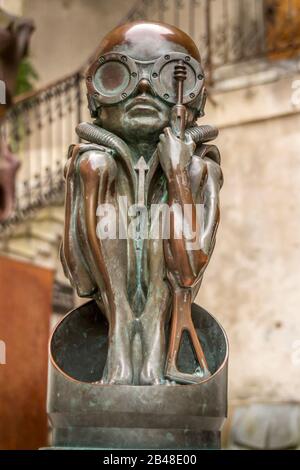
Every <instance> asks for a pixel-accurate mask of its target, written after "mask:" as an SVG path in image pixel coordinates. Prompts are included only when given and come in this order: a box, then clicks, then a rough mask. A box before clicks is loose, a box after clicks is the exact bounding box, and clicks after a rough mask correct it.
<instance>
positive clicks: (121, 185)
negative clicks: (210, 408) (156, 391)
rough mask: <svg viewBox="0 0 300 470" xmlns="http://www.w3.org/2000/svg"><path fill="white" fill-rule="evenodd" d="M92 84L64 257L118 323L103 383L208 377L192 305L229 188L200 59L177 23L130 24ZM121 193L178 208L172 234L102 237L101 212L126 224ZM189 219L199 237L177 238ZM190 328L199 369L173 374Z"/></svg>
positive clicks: (110, 45) (113, 41) (111, 43)
mask: <svg viewBox="0 0 300 470" xmlns="http://www.w3.org/2000/svg"><path fill="white" fill-rule="evenodd" d="M86 80H87V88H88V101H89V108H90V112H91V115H92V117H93V118H95V121H94V124H88V123H82V124H80V125H79V126H78V127H77V133H78V135H79V136H80V137H81V138H82V139H84V140H86V141H87V142H88V143H84V144H79V145H76V146H71V147H70V150H69V159H68V162H67V165H66V170H65V175H66V216H65V232H64V240H63V245H62V250H61V258H62V262H63V265H64V269H65V273H66V275H67V276H68V278H69V279H70V280H71V282H72V283H73V285H74V286H75V287H76V289H77V292H78V294H79V296H82V297H92V298H94V299H95V301H96V302H97V304H98V305H99V307H100V309H101V310H102V311H103V312H104V313H105V316H106V318H107V320H108V322H109V347H108V357H107V362H106V367H105V373H104V376H103V378H102V383H109V384H141V385H151V384H163V383H170V381H171V383H172V382H173V381H175V382H178V383H199V382H201V381H203V380H206V379H207V378H208V377H209V376H210V371H209V368H208V366H207V361H206V359H205V355H204V354H203V350H202V347H201V344H200V341H199V338H198V335H197V333H196V331H195V328H194V325H193V322H192V320H191V303H192V301H193V299H194V298H195V296H196V294H197V292H198V290H199V287H200V284H201V280H202V276H203V272H204V270H205V268H206V266H207V264H208V261H209V259H210V256H211V253H212V251H213V248H214V243H215V235H216V229H217V226H218V220H219V204H218V193H219V190H220V188H221V185H222V173H221V169H220V166H219V163H220V157H219V152H218V150H217V148H216V147H215V146H213V145H209V144H206V143H205V142H208V141H210V140H212V139H213V138H214V137H216V135H217V131H216V129H215V128H213V127H210V126H201V127H196V120H197V118H198V117H199V116H201V115H203V112H204V105H205V98H206V93H205V87H204V75H203V70H202V67H201V62H200V56H199V52H198V50H197V48H196V46H195V44H194V43H193V41H192V40H191V39H190V38H189V37H188V36H187V35H186V34H185V33H183V32H182V31H180V30H178V29H177V28H175V27H173V26H169V25H165V24H160V23H148V22H136V23H132V24H129V25H123V26H120V27H118V28H116V29H115V30H113V31H112V32H111V33H110V34H108V35H107V36H106V37H105V38H104V40H103V42H102V44H101V46H100V49H99V57H97V59H96V60H95V62H94V63H93V64H92V65H91V66H90V68H89V70H88V72H87V76H86ZM141 157H142V158H141ZM124 196H126V197H127V198H128V204H129V205H134V204H135V205H136V208H137V209H140V208H141V206H143V205H145V206H146V208H149V207H150V206H151V205H153V204H163V203H164V204H168V206H169V207H170V208H172V209H173V208H175V209H174V210H171V211H170V237H169V238H165V239H162V238H159V239H157V238H156V239H151V238H147V239H146V238H144V239H142V238H139V239H137V240H134V239H132V238H128V237H127V238H120V237H118V236H117V237H116V238H115V239H108V238H106V239H104V238H102V239H100V238H99V236H97V224H98V223H99V220H100V218H99V217H98V218H97V215H96V213H97V208H98V207H99V205H103V204H110V205H112V206H113V207H114V208H115V211H116V213H117V214H118V216H123V220H124V213H122V214H121V212H122V209H120V204H119V198H120V197H124ZM144 203H145V204H144ZM196 203H197V204H202V205H203V206H202V207H203V208H204V214H203V217H202V221H200V218H199V217H197V214H196ZM185 206H186V207H189V208H190V213H189V214H188V215H187V216H186V214H185V212H184V207H185ZM176 207H177V209H178V207H179V211H178V210H177V209H176ZM141 210H142V209H141ZM180 210H181V211H180ZM183 213H184V219H183V221H184V225H185V227H187V232H188V233H193V234H194V238H193V239H188V237H186V236H185V235H184V234H183V236H181V237H176V230H177V228H178V226H179V225H180V222H182V214H183ZM125 217H126V215H125ZM127 222H128V221H127ZM147 223H148V224H149V231H150V232H151V227H152V226H151V224H152V221H151V220H150V221H148V222H147ZM191 241H193V242H194V243H198V245H197V246H196V248H195V246H194V245H193V247H192V248H189V247H190V246H191V245H190V243H191ZM170 315H171V331H170V339H169V345H168V351H166V349H167V339H166V326H167V324H168V322H169V318H170ZM185 331H186V332H187V333H188V334H189V337H190V341H191V344H192V347H193V350H194V353H195V357H196V359H197V363H198V366H197V367H196V368H195V370H194V371H193V372H192V373H186V372H184V371H179V370H178V367H177V365H176V361H177V355H178V351H179V349H180V345H181V341H182V335H183V333H184V332H185Z"/></svg>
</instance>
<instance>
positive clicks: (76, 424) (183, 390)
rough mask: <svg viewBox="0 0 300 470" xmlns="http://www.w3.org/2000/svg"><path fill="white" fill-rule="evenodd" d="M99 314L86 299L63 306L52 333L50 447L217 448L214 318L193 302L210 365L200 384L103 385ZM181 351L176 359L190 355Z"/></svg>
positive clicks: (218, 346) (222, 343)
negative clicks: (67, 308) (69, 308)
mask: <svg viewBox="0 0 300 470" xmlns="http://www.w3.org/2000/svg"><path fill="white" fill-rule="evenodd" d="M99 313H100V312H99V310H98V307H97V306H96V304H95V303H94V302H93V301H91V302H88V303H87V304H85V305H83V306H81V307H79V308H78V309H76V310H73V311H72V312H70V313H69V314H68V315H67V316H66V317H65V318H64V319H63V321H62V322H61V323H59V325H58V326H57V327H56V330H55V331H54V334H53V336H52V339H51V345H50V349H51V354H50V356H51V361H50V367H49V385H48V414H49V417H50V421H51V423H52V427H53V439H52V445H53V447H55V448H76V447H80V448H93V449H218V448H220V431H221V428H222V425H223V422H224V420H225V417H226V415H227V359H228V345H227V339H226V336H225V333H224V331H223V329H222V328H221V327H220V325H219V324H218V323H217V321H216V320H215V319H214V318H213V317H212V316H211V315H210V314H209V313H208V312H206V311H205V310H203V309H201V308H200V307H198V306H197V305H195V304H193V306H192V314H193V321H194V324H195V327H196V329H197V333H198V335H199V338H200V340H201V343H202V345H203V349H204V353H205V355H206V358H207V361H208V364H209V367H210V370H211V372H212V375H211V377H209V378H208V379H207V380H205V381H203V382H202V383H200V384H191V385H179V384H178V385H152V386H143V385H103V384H100V383H97V381H98V380H100V379H101V376H102V371H103V367H104V364H105V359H106V353H107V341H106V337H107V325H106V323H105V320H104V317H102V315H101V314H99ZM184 354H185V355H184ZM184 354H183V356H182V357H181V358H180V361H181V364H182V366H184V364H187V362H188V360H189V359H188V356H187V353H186V352H185V353H184ZM191 360H192V359H191Z"/></svg>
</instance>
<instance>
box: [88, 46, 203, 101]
mask: <svg viewBox="0 0 300 470" xmlns="http://www.w3.org/2000/svg"><path fill="white" fill-rule="evenodd" d="M179 61H183V62H180V63H184V66H185V71H186V78H185V80H184V84H183V97H182V98H183V99H182V103H183V104H187V103H190V102H192V101H194V100H195V99H196V98H197V97H198V95H199V94H200V92H201V90H202V88H203V84H204V73H203V69H202V67H201V64H200V63H199V62H197V61H196V60H195V59H194V58H193V57H191V56H189V55H187V54H184V53H181V52H170V53H168V54H165V55H164V56H161V57H160V58H158V59H156V60H154V61H147V62H145V61H139V60H134V59H132V58H131V57H129V56H127V55H125V54H122V53H117V52H113V53H107V54H103V55H102V56H101V57H100V58H99V60H97V61H95V62H94V63H93V64H92V65H91V66H90V67H89V69H88V72H87V76H86V83H87V89H88V95H89V97H90V98H93V101H95V102H96V103H97V104H99V105H101V104H105V105H109V104H115V103H119V102H121V101H124V100H125V99H127V98H128V97H129V96H131V95H132V94H133V93H134V91H135V89H136V87H137V86H138V84H139V82H140V81H141V80H142V79H146V80H148V82H149V83H150V85H151V88H152V90H153V92H154V93H155V94H156V95H158V96H159V97H160V98H161V99H162V100H164V101H166V102H168V103H170V104H176V102H177V86H176V79H175V78H174V70H175V66H176V65H178V63H179Z"/></svg>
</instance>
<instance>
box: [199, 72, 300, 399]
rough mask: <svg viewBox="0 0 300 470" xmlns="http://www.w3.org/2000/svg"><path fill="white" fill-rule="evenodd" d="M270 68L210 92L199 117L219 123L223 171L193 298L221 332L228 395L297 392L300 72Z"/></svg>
mask: <svg viewBox="0 0 300 470" xmlns="http://www.w3.org/2000/svg"><path fill="white" fill-rule="evenodd" d="M270 70H271V69H268V71H267V72H266V73H267V75H266V74H265V76H264V75H263V74H261V75H260V77H259V78H260V79H261V83H260V84H259V83H258V84H256V85H254V84H252V85H251V84H250V82H251V77H249V76H248V77H246V79H245V80H246V81H245V80H244V81H243V79H242V78H241V79H240V83H241V86H240V87H238V86H237V85H238V83H237V81H235V87H231V89H230V87H229V88H228V90H227V91H219V92H218V91H215V92H212V95H211V97H212V100H213V103H212V101H210V102H209V103H208V106H207V110H206V117H205V118H204V121H205V122H207V123H210V124H216V125H218V126H219V127H220V136H219V138H218V139H217V141H216V143H217V145H218V146H219V148H220V151H221V156H222V168H223V172H224V180H225V181H224V186H223V189H222V191H221V223H220V227H219V231H218V235H217V243H216V248H215V252H214V254H213V256H212V259H211V262H210V265H209V267H208V269H207V271H206V273H205V276H204V282H203V285H202V287H201V289H200V292H199V294H198V297H197V301H198V303H200V304H201V305H202V306H203V307H205V308H207V309H208V310H209V311H210V312H211V313H213V314H214V315H216V316H217V318H218V319H219V320H220V321H221V323H222V325H223V326H224V328H225V329H226V331H227V334H228V336H229V343H230V362H229V363H230V372H229V384H230V399H231V401H233V402H234V401H235V402H240V401H268V402H269V401H289V400H299V387H300V374H299V371H300V322H299V316H298V315H299V305H300V289H299V280H300V204H299V201H300V132H299V129H300V114H299V112H300V106H299V105H300V100H298V101H299V103H298V106H297V100H295V99H293V98H295V95H294V97H293V94H295V93H296V91H297V90H296V89H295V84H296V85H297V83H298V84H300V81H299V82H297V81H296V80H299V78H300V74H299V72H294V73H288V74H287V75H283V76H281V77H280V74H279V75H278V73H277V74H276V70H273V74H274V78H273V80H270V79H269V78H270ZM299 70H300V69H299ZM277 72H278V71H277ZM266 77H268V80H267V81H266V82H265V83H263V78H266ZM253 78H255V77H253V76H252V79H253ZM257 79H258V75H256V81H257ZM247 81H248V85H247V86H246V83H247ZM224 85H225V84H224V83H223V84H220V86H222V87H223V88H225V86H224ZM228 85H229V84H228Z"/></svg>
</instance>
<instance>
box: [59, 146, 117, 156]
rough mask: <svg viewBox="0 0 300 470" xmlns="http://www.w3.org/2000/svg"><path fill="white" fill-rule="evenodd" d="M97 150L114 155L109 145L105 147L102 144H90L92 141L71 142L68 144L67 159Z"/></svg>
mask: <svg viewBox="0 0 300 470" xmlns="http://www.w3.org/2000/svg"><path fill="white" fill-rule="evenodd" d="M95 151H96V152H99V153H102V154H106V155H110V156H114V154H115V151H114V150H112V149H111V148H109V147H105V146H104V145H98V144H92V143H80V144H72V145H70V146H69V149H68V159H69V158H76V157H78V156H79V155H82V154H84V153H87V152H95Z"/></svg>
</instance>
